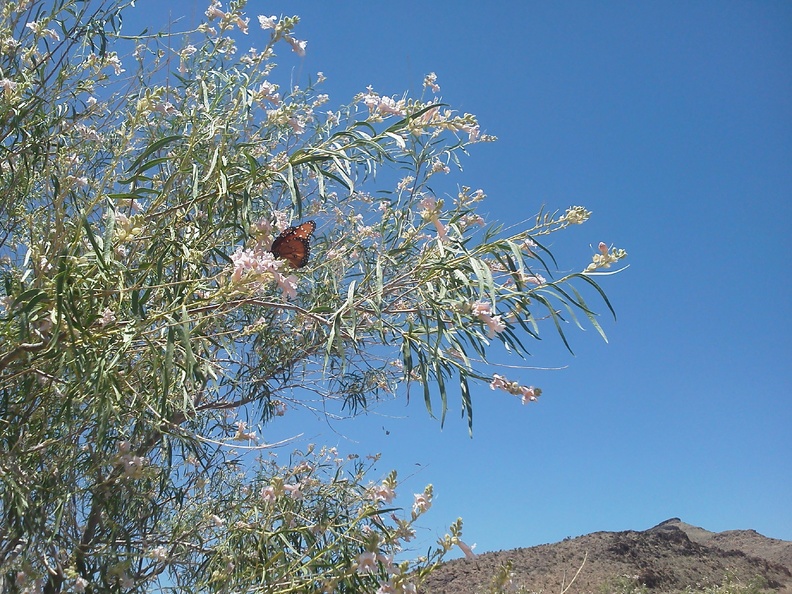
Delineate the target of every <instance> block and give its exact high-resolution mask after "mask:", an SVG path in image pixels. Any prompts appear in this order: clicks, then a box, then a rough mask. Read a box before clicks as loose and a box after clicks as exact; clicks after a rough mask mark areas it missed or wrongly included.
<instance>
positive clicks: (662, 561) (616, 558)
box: [423, 518, 792, 594]
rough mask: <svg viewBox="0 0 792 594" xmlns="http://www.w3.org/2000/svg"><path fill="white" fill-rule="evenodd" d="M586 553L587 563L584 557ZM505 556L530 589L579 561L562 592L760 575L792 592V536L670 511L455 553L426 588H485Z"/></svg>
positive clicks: (473, 591)
mask: <svg viewBox="0 0 792 594" xmlns="http://www.w3.org/2000/svg"><path fill="white" fill-rule="evenodd" d="M584 558H585V560H586V561H585V564H583V561H584ZM506 562H511V564H512V574H513V583H514V584H515V585H516V586H518V587H524V588H526V589H527V591H530V592H537V593H538V592H545V593H559V592H561V591H562V589H563V588H564V587H565V586H566V585H568V584H569V583H570V581H571V580H572V578H573V577H574V576H575V574H576V573H577V572H578V569H579V568H580V567H581V565H583V568H582V570H581V571H580V573H579V575H578V576H577V579H576V580H575V581H574V583H573V584H572V586H571V587H570V588H569V589H568V590H567V594H584V593H588V592H591V593H594V594H603V593H607V592H612V591H617V590H619V589H620V588H619V587H617V586H618V584H619V583H621V584H622V588H621V591H623V590H624V588H623V585H624V584H625V583H632V584H635V585H637V586H639V585H643V586H645V587H646V589H647V590H648V592H650V593H655V592H656V593H658V594H660V593H666V592H679V591H682V590H684V589H685V588H687V587H689V586H690V587H693V588H697V589H698V588H705V587H707V586H712V585H719V584H721V583H723V580H724V578H725V577H726V576H727V575H728V576H731V579H732V580H735V581H739V582H742V583H746V584H747V583H749V582H751V581H752V580H756V578H760V579H761V580H762V581H763V582H764V584H765V591H772V592H779V593H782V594H792V542H788V541H783V540H776V539H772V538H767V537H765V536H762V535H761V534H759V533H758V532H756V531H754V530H729V531H726V532H717V533H716V532H709V531H708V530H704V529H703V528H698V527H697V526H691V525H690V524H686V523H684V522H682V521H681V520H680V519H679V518H672V519H670V520H666V521H665V522H662V523H661V524H658V525H657V526H655V527H654V528H650V529H649V530H644V531H642V532H636V531H632V530H627V531H624V532H594V533H592V534H586V535H584V536H579V537H577V538H570V539H566V540H564V541H562V542H558V543H555V544H547V545H540V546H535V547H530V548H520V549H514V550H511V551H498V552H492V553H484V554H481V555H478V556H477V558H476V559H475V560H466V559H457V560H454V561H450V562H448V563H446V564H444V565H443V566H442V567H441V568H440V569H438V570H437V571H436V572H434V573H433V574H431V575H430V577H429V579H428V581H427V583H426V584H425V585H424V588H423V591H424V592H426V593H427V594H483V593H485V592H487V591H488V588H489V586H490V585H491V583H492V579H493V576H494V575H495V574H496V573H497V571H498V568H499V567H501V565H502V564H504V563H506Z"/></svg>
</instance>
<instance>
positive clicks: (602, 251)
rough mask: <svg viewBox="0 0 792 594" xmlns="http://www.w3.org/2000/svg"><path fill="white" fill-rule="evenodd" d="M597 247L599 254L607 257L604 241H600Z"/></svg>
mask: <svg viewBox="0 0 792 594" xmlns="http://www.w3.org/2000/svg"><path fill="white" fill-rule="evenodd" d="M597 247H598V248H599V251H600V254H602V255H603V256H607V255H608V246H607V245H605V242H604V241H600V243H599V245H598V246H597Z"/></svg>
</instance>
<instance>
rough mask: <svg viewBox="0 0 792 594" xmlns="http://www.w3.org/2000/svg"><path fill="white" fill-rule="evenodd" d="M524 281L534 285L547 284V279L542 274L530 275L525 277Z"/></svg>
mask: <svg viewBox="0 0 792 594" xmlns="http://www.w3.org/2000/svg"><path fill="white" fill-rule="evenodd" d="M523 280H524V281H525V282H526V283H533V284H534V285H543V284H545V283H546V282H547V279H546V278H545V277H543V276H542V275H541V274H528V275H525V276H523Z"/></svg>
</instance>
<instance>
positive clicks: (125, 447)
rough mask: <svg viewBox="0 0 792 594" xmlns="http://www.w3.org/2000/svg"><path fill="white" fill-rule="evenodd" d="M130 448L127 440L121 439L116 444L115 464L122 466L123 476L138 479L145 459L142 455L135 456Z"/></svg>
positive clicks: (141, 474) (144, 464) (141, 473)
mask: <svg viewBox="0 0 792 594" xmlns="http://www.w3.org/2000/svg"><path fill="white" fill-rule="evenodd" d="M130 449H131V445H130V443H129V442H128V441H122V442H120V443H119V444H118V461H117V464H118V465H120V466H122V467H123V469H124V476H126V477H127V478H131V479H139V478H141V477H142V476H143V469H144V468H145V466H146V459H145V458H143V457H142V456H135V455H134V454H132V453H131V451H130Z"/></svg>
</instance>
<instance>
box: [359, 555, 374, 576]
mask: <svg viewBox="0 0 792 594" xmlns="http://www.w3.org/2000/svg"><path fill="white" fill-rule="evenodd" d="M357 572H358V573H360V574H364V573H368V574H372V573H376V572H377V555H376V554H375V553H373V552H371V551H367V552H365V553H361V554H360V556H359V557H358V559H357Z"/></svg>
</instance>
